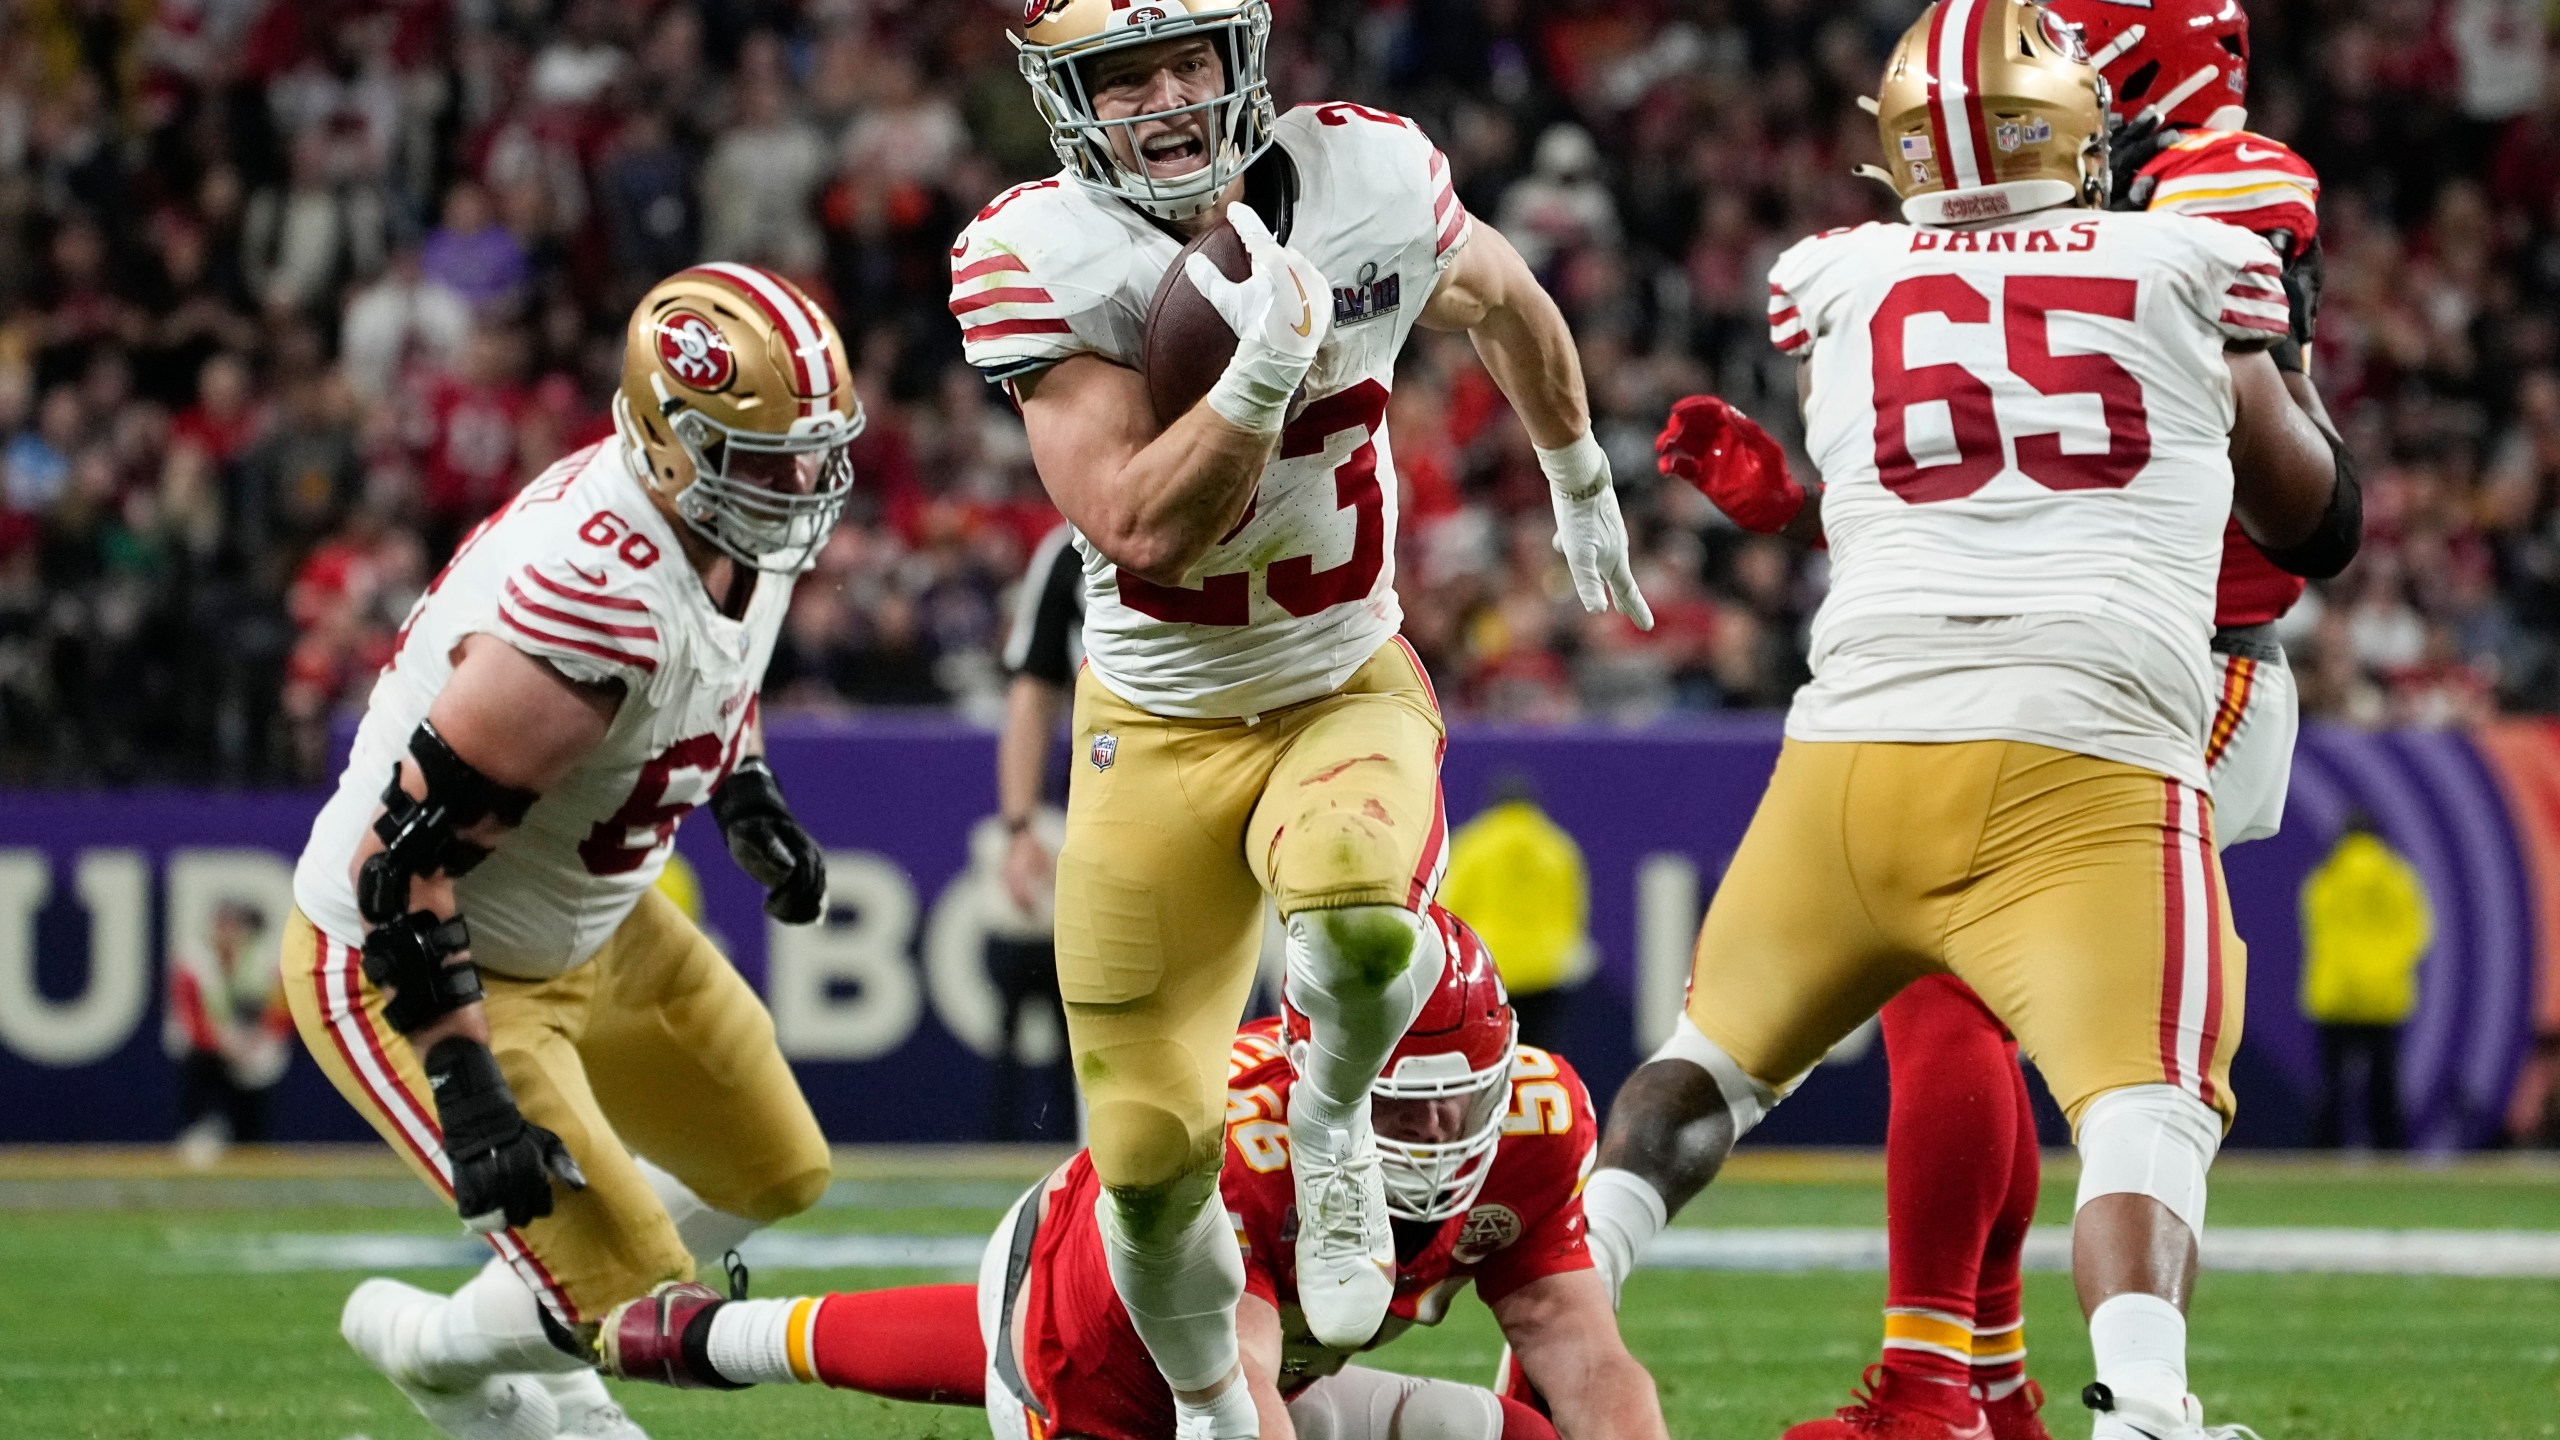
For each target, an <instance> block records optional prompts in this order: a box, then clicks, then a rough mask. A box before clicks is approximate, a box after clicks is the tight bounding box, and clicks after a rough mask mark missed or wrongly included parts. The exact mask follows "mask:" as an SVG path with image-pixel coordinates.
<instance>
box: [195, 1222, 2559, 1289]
mask: <svg viewBox="0 0 2560 1440" xmlns="http://www.w3.org/2000/svg"><path fill="white" fill-rule="evenodd" d="M986 1243H987V1242H986V1238H985V1237H984V1236H980V1235H967V1234H960V1235H845V1234H810V1233H803V1232H799V1231H787V1230H786V1231H781V1232H767V1233H765V1234H762V1235H758V1236H756V1237H755V1238H754V1239H752V1240H749V1241H748V1242H747V1244H746V1246H745V1257H746V1260H747V1263H748V1264H749V1265H751V1266H754V1267H756V1268H758V1269H776V1270H972V1269H974V1268H975V1267H976V1266H977V1263H978V1256H979V1252H980V1251H982V1250H983V1249H985V1247H986ZM174 1244H175V1247H176V1259H177V1261H178V1263H179V1264H181V1265H183V1266H186V1267H188V1268H191V1269H218V1270H249V1271H269V1272H272V1271H297V1270H299V1271H307V1270H348V1271H370V1270H432V1269H462V1268H467V1267H473V1266H477V1265H479V1264H481V1263H482V1262H483V1261H485V1260H487V1259H488V1253H489V1252H488V1248H487V1247H486V1246H484V1245H482V1244H481V1243H480V1242H478V1241H476V1240H470V1239H466V1238H463V1237H460V1236H452V1237H447V1236H438V1235H419V1234H399V1233H379V1232H377V1233H364V1232H346V1233H332V1234H316V1233H290V1234H277V1235H255V1236H223V1237H219V1238H215V1237H208V1236H183V1235H182V1236H179V1237H176V1239H175V1241H174ZM2070 1256H2071V1236H2070V1232H2069V1231H2068V1230H2067V1229H2065V1228H2064V1227H2062V1226H2059V1225H2040V1226H2038V1227H2036V1229H2035V1230H2034V1231H2033V1232H2032V1233H2030V1234H2029V1235H2028V1237H2027V1251H2026V1265H2027V1268H2028V1269H2030V1270H2065V1269H2068V1268H2069V1267H2070ZM1884 1260H1885V1242H1884V1232H1883V1231H1882V1230H1869V1229H1860V1228H1857V1227H1854V1226H1837V1227H1830V1226H1795V1227H1786V1228H1776V1229H1764V1230H1745V1229H1713V1230H1708V1229H1677V1230H1669V1231H1665V1232H1664V1233H1663V1235H1662V1237H1661V1238H1660V1239H1658V1240H1656V1241H1655V1242H1654V1244H1653V1249H1652V1250H1651V1251H1650V1252H1649V1253H1648V1254H1647V1255H1646V1256H1645V1261H1644V1263H1645V1264H1646V1265H1647V1266H1648V1267H1652V1268H1656V1269H1665V1270H1744V1271H1760V1272H1784V1271H1802V1270H1882V1269H1883V1268H1884ZM2204 1263H2205V1267H2206V1268H2207V1269H2210V1270H2221V1271H2226V1272H2228V1271H2243V1270H2253V1271H2269V1272H2292V1273H2310V1274H2330V1275H2459V1276H2489V1277H2499V1278H2533V1279H2552V1278H2560V1231H2540V1230H2350V1229H2309V1228H2295V1227H2280V1226H2264V1227H2260V1226H2227V1227H2224V1228H2221V1229H2212V1228H2208V1229H2207V1231H2206V1233H2205V1239H2204Z"/></svg>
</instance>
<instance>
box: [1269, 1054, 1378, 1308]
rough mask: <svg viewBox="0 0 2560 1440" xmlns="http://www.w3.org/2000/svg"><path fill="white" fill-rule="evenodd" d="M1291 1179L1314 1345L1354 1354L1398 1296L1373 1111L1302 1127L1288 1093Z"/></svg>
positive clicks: (1302, 1295) (1304, 1304) (1302, 1287)
mask: <svg viewBox="0 0 2560 1440" xmlns="http://www.w3.org/2000/svg"><path fill="white" fill-rule="evenodd" d="M1289 1098H1290V1106H1289V1108H1290V1110H1291V1112H1292V1117H1291V1119H1290V1122H1289V1171H1290V1176H1289V1178H1290V1179H1291V1180H1292V1181H1293V1182H1294V1183H1295V1185H1296V1188H1297V1194H1298V1305H1299V1308H1300V1309H1302V1310H1303V1311H1304V1312H1305V1313H1306V1317H1307V1329H1308V1330H1309V1331H1311V1332H1313V1333H1314V1335H1315V1337H1316V1340H1317V1341H1318V1342H1319V1343H1321V1344H1323V1345H1326V1346H1329V1347H1331V1348H1333V1349H1336V1350H1357V1349H1359V1348H1360V1347H1361V1346H1363V1345H1366V1344H1368V1343H1369V1342H1370V1341H1371V1340H1372V1339H1374V1338H1376V1336H1377V1333H1378V1327H1379V1325H1381V1324H1383V1323H1384V1322H1385V1320H1386V1318H1387V1303H1388V1302H1389V1301H1391V1300H1393V1299H1394V1298H1395V1294H1396V1237H1395V1232H1394V1231H1393V1230H1390V1229H1389V1228H1387V1184H1386V1179H1385V1177H1384V1176H1383V1175H1382V1174H1381V1173H1380V1172H1379V1170H1378V1139H1377V1136H1376V1134H1375V1133H1373V1132H1372V1131H1371V1130H1370V1128H1369V1107H1368V1106H1366V1105H1363V1106H1361V1107H1360V1108H1359V1109H1357V1110H1355V1111H1354V1112H1352V1123H1351V1124H1349V1125H1346V1126H1343V1127H1341V1128H1338V1129H1337V1128H1335V1127H1332V1126H1326V1125H1317V1124H1313V1123H1301V1122H1300V1121H1298V1120H1297V1119H1296V1118H1295V1111H1296V1110H1297V1095H1296V1094H1295V1093H1294V1092H1293V1093H1292V1094H1291V1095H1290V1097H1289Z"/></svg>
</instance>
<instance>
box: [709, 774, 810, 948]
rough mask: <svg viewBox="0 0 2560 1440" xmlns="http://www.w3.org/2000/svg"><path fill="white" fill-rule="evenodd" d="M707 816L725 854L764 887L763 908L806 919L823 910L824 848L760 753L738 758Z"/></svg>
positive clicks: (789, 921)
mask: <svg viewBox="0 0 2560 1440" xmlns="http://www.w3.org/2000/svg"><path fill="white" fill-rule="evenodd" d="M711 818H712V819H713V820H714V821H716V822H718V824H719V826H720V838H721V839H723V840H726V841H728V842H729V858H731V859H733V860H735V861H737V862H738V868H739V869H741V870H744V871H746V872H747V874H748V875H749V876H750V877H752V878H753V879H754V880H755V882H756V883H757V884H759V885H762V886H763V887H764V913H766V914H767V915H770V916H772V917H773V918H774V919H776V920H779V921H781V922H782V923H783V924H785V925H806V924H809V923H810V922H811V921H814V920H816V919H817V918H818V917H819V916H821V915H823V914H825V913H826V911H827V854H826V852H825V851H823V850H821V849H819V848H818V842H817V841H816V840H814V839H811V838H810V836H809V832H808V831H806V830H803V829H801V828H800V822H799V821H797V820H794V819H793V818H791V806H790V805H789V804H788V803H787V802H785V801H784V800H783V798H782V784H781V782H780V781H777V780H775V779H774V778H773V767H772V766H770V765H767V764H765V763H764V757H763V756H761V755H751V756H749V757H747V758H746V759H744V760H741V761H739V762H738V768H737V769H735V770H732V771H730V772H729V778H728V779H727V780H725V781H723V782H721V785H720V788H719V789H718V790H715V791H713V792H712V795H711Z"/></svg>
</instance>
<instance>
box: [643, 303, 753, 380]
mask: <svg viewBox="0 0 2560 1440" xmlns="http://www.w3.org/2000/svg"><path fill="white" fill-rule="evenodd" d="M658 359H659V361H660V362H661V363H662V364H664V365H665V366H666V367H667V374H668V375H670V376H672V377H674V379H675V381H676V383H677V384H679V385H682V386H684V387H685V388H686V389H688V390H726V389H728V388H729V382H730V381H732V380H735V379H736V378H738V357H737V355H736V354H735V352H733V351H731V350H730V348H729V338H728V337H727V336H725V335H723V334H721V333H720V327H719V326H717V325H714V324H712V323H711V322H710V321H709V320H707V319H704V318H703V317H702V316H700V315H697V314H695V313H694V312H692V311H690V310H678V311H676V312H674V313H673V314H671V315H669V316H667V317H666V318H665V319H663V320H660V321H659V322H658Z"/></svg>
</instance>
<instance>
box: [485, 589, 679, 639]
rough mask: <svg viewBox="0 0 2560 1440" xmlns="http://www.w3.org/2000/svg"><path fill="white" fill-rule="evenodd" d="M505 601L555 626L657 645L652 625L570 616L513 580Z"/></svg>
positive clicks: (655, 628) (656, 635)
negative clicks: (535, 597)
mask: <svg viewBox="0 0 2560 1440" xmlns="http://www.w3.org/2000/svg"><path fill="white" fill-rule="evenodd" d="M507 599H509V600H510V601H513V602H514V603H515V604H516V605H517V606H518V607H519V608H521V609H523V610H524V611H525V612H526V613H528V614H532V615H538V616H540V617H541V618H543V619H545V620H549V621H552V622H554V623H556V624H561V625H574V626H576V627H578V628H579V629H581V630H593V631H594V632H596V633H597V634H599V635H613V636H618V637H620V638H622V639H625V640H644V641H647V642H648V643H650V644H652V645H655V644H656V643H658V630H657V627H656V626H654V625H615V624H611V623H609V622H607V621H603V620H596V619H592V618H590V617H588V616H585V615H576V614H572V613H570V612H569V611H566V610H561V609H558V608H555V607H553V606H550V605H545V604H543V603H542V602H541V601H539V600H536V599H534V598H533V597H532V596H530V595H527V594H525V593H524V592H523V591H522V590H519V589H517V588H516V582H514V581H513V580H510V581H508V582H507Z"/></svg>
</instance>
